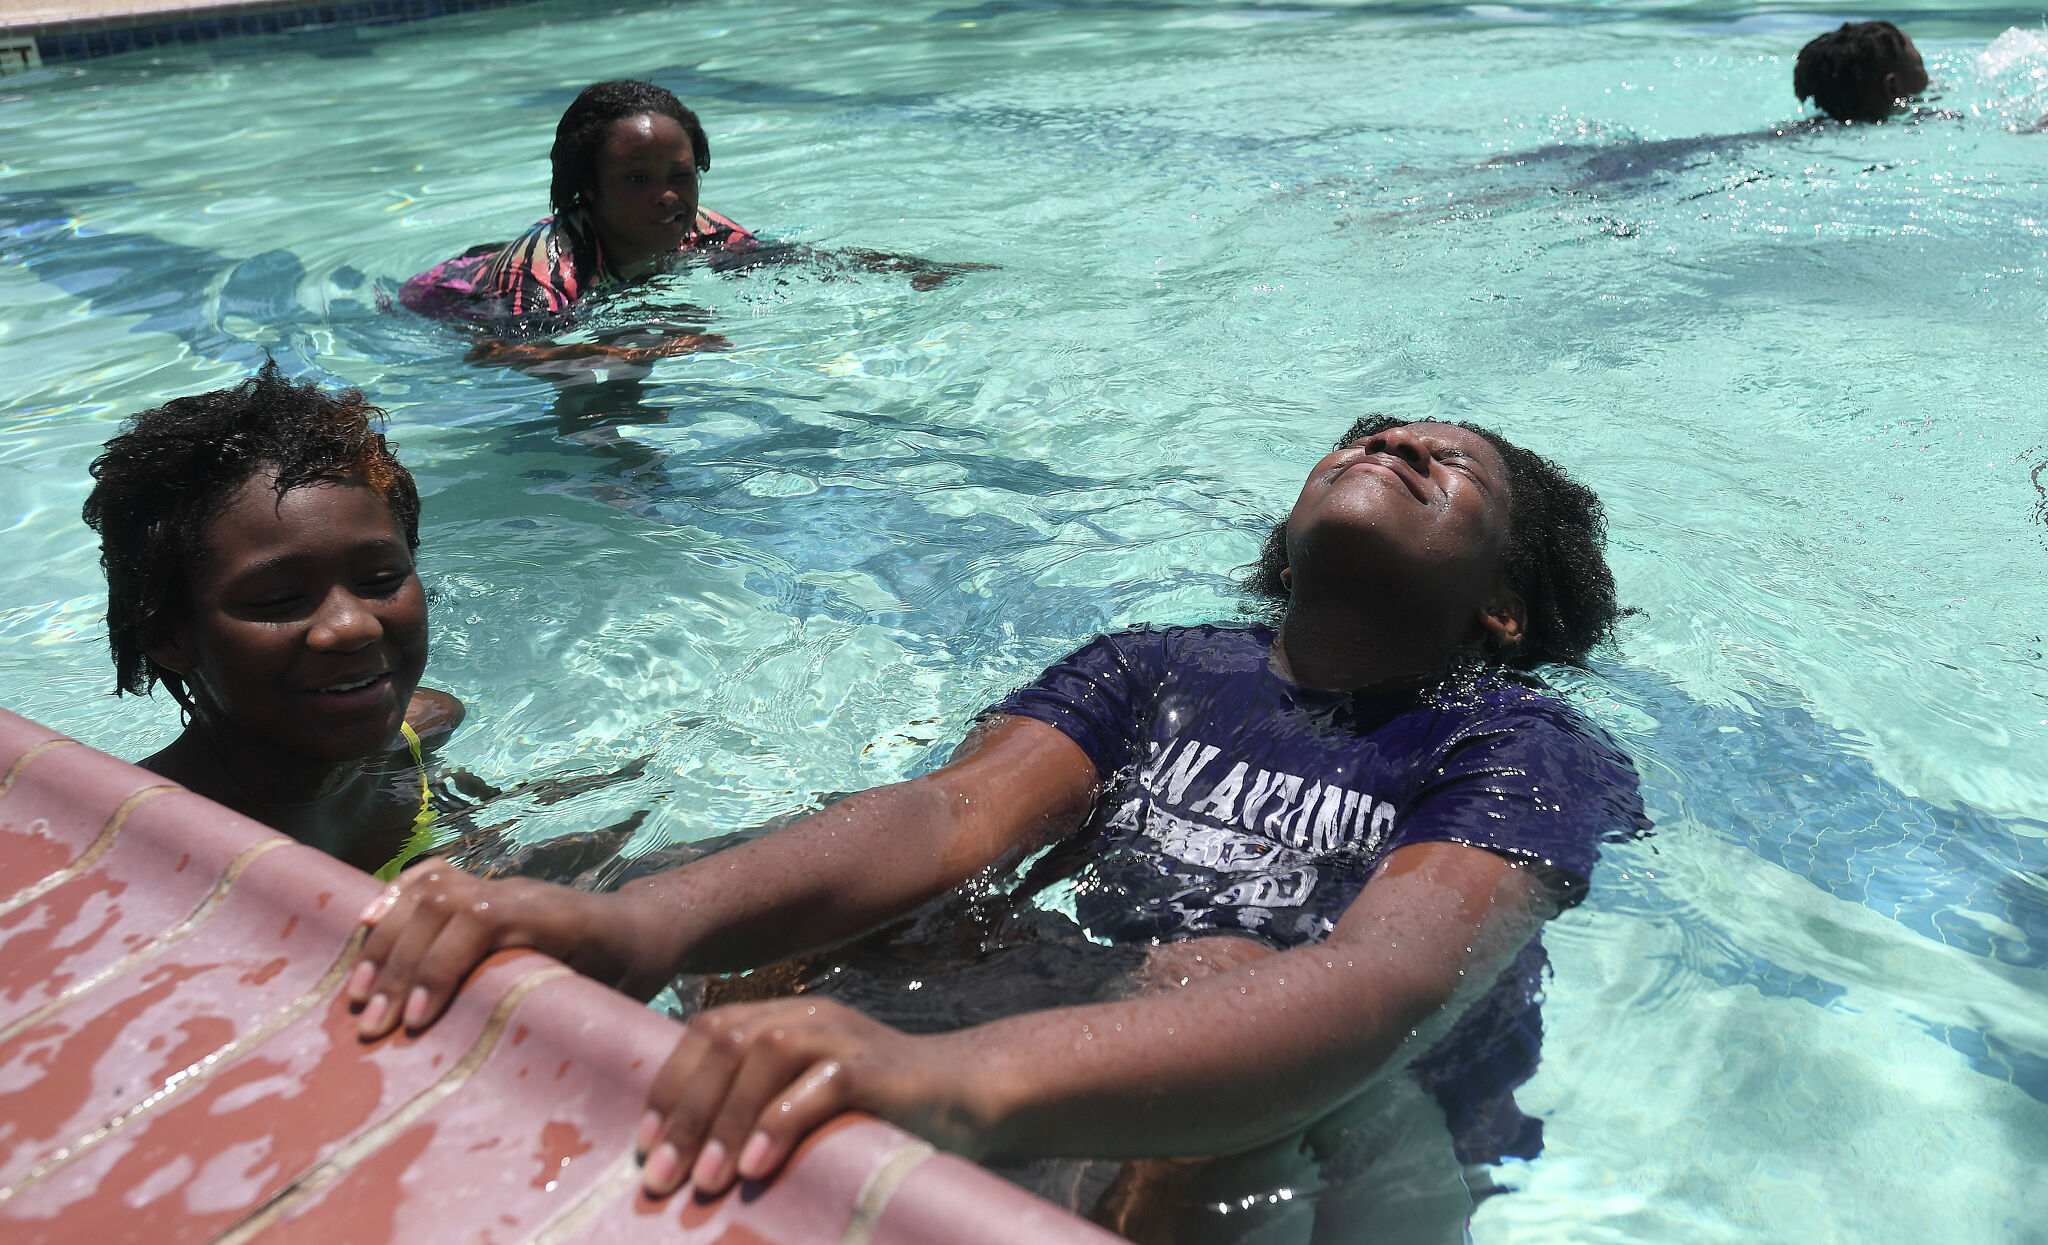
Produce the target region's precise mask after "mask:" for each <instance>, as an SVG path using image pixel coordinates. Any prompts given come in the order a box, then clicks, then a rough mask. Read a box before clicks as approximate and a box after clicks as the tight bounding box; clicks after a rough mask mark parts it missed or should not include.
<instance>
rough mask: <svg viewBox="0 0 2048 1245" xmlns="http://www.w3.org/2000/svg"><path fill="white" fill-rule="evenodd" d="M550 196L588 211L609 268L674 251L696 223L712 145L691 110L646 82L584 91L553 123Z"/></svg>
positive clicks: (563, 207)
mask: <svg viewBox="0 0 2048 1245" xmlns="http://www.w3.org/2000/svg"><path fill="white" fill-rule="evenodd" d="M548 158H549V161H550V162H551V163H552V164H553V166H554V177H553V180H552V181H551V182H550V183H549V184H548V198H549V199H550V200H551V201H552V203H553V205H554V209H555V212H556V214H557V215H560V216H568V215H570V214H572V213H576V212H583V213H587V214H588V216H589V218H590V221H591V223H592V224H593V225H594V226H595V227H596V229H597V233H598V237H599V240H600V241H601V242H602V243H603V244H604V247H605V252H606V254H607V255H610V256H611V257H612V260H613V263H614V264H615V265H626V266H630V265H632V264H634V263H638V262H641V261H644V260H645V259H646V258H648V257H650V256H656V255H667V254H669V253H671V252H673V251H674V250H675V249H676V247H677V246H678V245H679V244H680V243H681V242H682V241H683V239H684V238H685V237H686V236H687V235H688V234H689V233H690V231H691V229H692V228H693V227H694V225H695V224H696V221H697V206H698V203H697V199H698V195H697V177H698V175H699V174H700V173H704V172H706V171H708V170H709V169H710V168H711V145H710V141H709V140H708V139H706V138H705V137H704V126H703V124H702V123H701V122H699V121H698V120H697V114H696V113H694V112H691V111H690V110H689V109H688V108H686V107H684V106H683V103H682V101H681V100H679V99H677V98H676V97H675V96H674V95H673V94H671V93H670V92H668V91H665V90H663V89H662V88H661V87H658V86H655V85H654V84H653V83H651V82H636V81H632V80H622V81H617V82H599V83H596V84H594V85H591V86H587V87H585V88H583V91H582V93H581V94H579V95H577V97H576V100H575V102H574V103H572V104H570V105H569V108H568V111H566V112H564V113H563V114H562V120H561V122H560V123H559V124H557V125H556V126H555V145H554V148H553V150H551V151H550V152H549V153H548Z"/></svg>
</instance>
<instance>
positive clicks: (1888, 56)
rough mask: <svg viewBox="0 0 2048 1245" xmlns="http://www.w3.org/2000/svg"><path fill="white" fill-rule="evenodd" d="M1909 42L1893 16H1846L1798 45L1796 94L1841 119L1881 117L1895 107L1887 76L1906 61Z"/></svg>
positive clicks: (1864, 119)
mask: <svg viewBox="0 0 2048 1245" xmlns="http://www.w3.org/2000/svg"><path fill="white" fill-rule="evenodd" d="M1911 46H1912V45H1911V42H1910V41H1909V40H1908V39H1907V38H1906V33H1905V32H1904V31H1902V30H1900V29H1899V28H1898V27H1897V26H1894V25H1892V24H1891V23H1890V22H1845V23H1843V24H1842V26H1841V27H1840V28H1839V29H1836V30H1831V31H1829V32H1828V33H1826V34H1824V35H1822V36H1820V37H1819V38H1817V39H1815V40H1813V41H1812V42H1810V43H1808V44H1807V45H1806V46H1805V47H1803V48H1800V49H1799V60H1798V62H1797V63H1796V64H1795V65H1794V66H1793V68H1792V94H1793V95H1794V96H1796V97H1798V98H1799V99H1801V100H1806V99H1811V100H1812V101H1813V102H1814V103H1815V104H1816V105H1818V106H1819V107H1820V110H1821V111H1822V112H1825V113H1826V114H1828V115H1829V116H1830V117H1833V118H1834V119H1835V120H1837V121H1882V120H1884V119H1885V118H1886V117H1888V116H1890V115H1891V111H1892V99H1891V98H1890V96H1888V95H1887V94H1886V93H1885V90H1884V76H1885V75H1886V74H1888V73H1896V72H1897V71H1898V70H1899V69H1900V68H1901V67H1903V66H1904V65H1905V63H1906V50H1907V49H1908V48H1909V47H1911Z"/></svg>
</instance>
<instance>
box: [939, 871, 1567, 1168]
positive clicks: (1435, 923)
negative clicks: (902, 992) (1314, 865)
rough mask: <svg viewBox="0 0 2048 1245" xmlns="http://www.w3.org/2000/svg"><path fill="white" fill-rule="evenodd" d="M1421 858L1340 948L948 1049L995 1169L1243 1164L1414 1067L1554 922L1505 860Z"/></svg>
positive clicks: (985, 1031)
mask: <svg viewBox="0 0 2048 1245" xmlns="http://www.w3.org/2000/svg"><path fill="white" fill-rule="evenodd" d="M1435 846H1438V847H1441V846H1442V845H1435ZM1407 850H1408V851H1410V852H1414V851H1417V849H1407ZM1421 851H1422V853H1423V854H1421V855H1417V856H1411V857H1409V858H1408V859H1407V860H1405V861H1403V862H1402V866H1403V868H1402V869H1401V870H1400V872H1402V873H1405V874H1406V875H1407V876H1406V877H1404V878H1402V879H1401V884H1400V885H1399V886H1398V887H1389V888H1383V889H1381V890H1379V891H1377V892H1375V891H1374V890H1373V888H1368V893H1367V895H1366V896H1365V897H1364V898H1363V899H1362V900H1361V901H1360V903H1359V904H1358V905H1356V906H1354V909H1353V911H1352V912H1351V913H1348V914H1347V915H1346V917H1345V919H1344V921H1343V922H1341V923H1340V924H1339V926H1338V929H1337V931H1336V933H1335V934H1334V935H1333V936H1332V937H1331V939H1330V940H1329V941H1327V942H1324V943H1320V944H1316V945H1312V946H1306V947H1299V948H1296V949H1294V950H1291V951H1286V952H1281V953H1279V954H1276V955H1270V956H1265V957H1260V958H1255V959H1253V960H1251V961H1250V962H1248V963H1244V964H1241V965H1240V966H1239V967H1237V968H1236V969H1233V970H1229V971H1225V972H1221V973H1218V974H1216V975H1214V976H1209V977H1203V978H1200V979H1197V980H1193V981H1190V982H1189V983H1188V984H1187V985H1186V986H1185V987H1183V988H1181V989H1178V990H1169V991H1165V992H1161V993H1153V994H1148V995H1145V996H1141V997H1139V998H1134V999H1130V1000H1127V1001H1124V1002H1121V1003H1114V1004H1103V1005H1096V1006H1090V1007H1079V1008H1065V1009H1060V1010H1057V1011H1050V1012H1040V1013H1036V1014H1030V1015H1024V1016H1018V1017H1014V1018H1012V1019H1009V1020H1004V1021H1000V1022H997V1023H995V1024H991V1025H986V1026H982V1027H980V1028H978V1029H970V1030H965V1031H962V1032H961V1033H958V1034H955V1035H952V1036H950V1037H949V1038H946V1039H941V1040H942V1041H945V1042H950V1043H955V1044H957V1045H958V1047H959V1048H960V1049H959V1050H958V1051H957V1053H951V1052H949V1053H948V1055H947V1056H946V1058H948V1059H953V1058H956V1057H957V1059H958V1060H959V1061H961V1062H962V1063H963V1064H966V1065H968V1066H973V1067H975V1068H976V1070H977V1071H976V1077H977V1090H976V1092H977V1094H978V1095H979V1101H978V1104H977V1115H978V1116H979V1118H980V1120H981V1125H982V1128H981V1132H980V1139H979V1144H980V1145H982V1146H983V1147H985V1150H984V1152H985V1153H989V1154H1005V1155H1022V1154H1067V1155H1087V1156H1091V1157H1105V1158H1106V1157H1131V1156H1139V1155H1152V1156H1173V1155H1201V1154H1217V1153H1229V1152H1233V1151H1237V1150H1242V1149H1244V1148H1247V1147H1250V1146H1253V1145H1256V1144H1258V1143H1260V1142H1263V1141H1268V1140H1271V1139H1273V1138H1277V1137H1281V1136H1285V1135H1288V1134H1289V1133H1291V1132H1295V1131H1298V1130H1299V1129H1301V1128H1302V1127H1305V1126H1306V1125H1308V1124H1310V1123H1312V1122H1313V1121H1314V1120H1316V1119H1317V1118H1319V1117H1320V1116H1322V1115H1323V1114H1324V1113H1326V1112H1328V1111H1329V1110H1330V1109H1331V1108H1333V1107H1335V1106H1336V1105H1338V1104H1339V1103H1341V1102H1342V1101H1344V1100H1345V1099H1346V1098H1348V1097H1350V1096H1352V1095H1353V1094H1356V1093H1357V1092H1359V1091H1360V1090H1362V1089H1364V1088H1365V1087H1366V1086H1367V1085H1368V1084H1369V1083H1370V1082H1371V1081H1372V1080H1373V1079H1375V1078H1376V1077H1379V1076H1381V1075H1384V1074H1386V1073H1387V1072H1389V1071H1390V1070H1392V1069H1395V1068H1398V1067H1400V1066H1402V1065H1403V1064H1404V1063H1405V1061H1406V1057H1407V1056H1409V1055H1412V1054H1413V1053H1414V1051H1415V1050H1419V1049H1422V1048H1423V1047H1426V1046H1427V1045H1428V1043H1430V1042H1432V1041H1434V1040H1435V1039H1436V1038H1437V1037H1438V1036H1440V1035H1441V1034H1442V1033H1443V1032H1445V1031H1446V1030H1447V1029H1448V1028H1449V1026H1450V1025H1451V1023H1452V1022H1454V1021H1455V1020H1456V1019H1457V1017H1458V1016H1459V1014H1461V1013H1462V1012H1463V1011H1464V1010H1465V1008H1466V1007H1467V1006H1469V1005H1470V1003H1471V1002H1472V1000H1473V999H1474V998H1476V997H1477V996H1478V995H1479V994H1481V993H1483V992H1484V991H1485V990H1487V989H1488V988H1490V987H1491V986H1492V985H1493V983H1494V982H1495V981H1496V980H1497V979H1498V977H1499V975H1500V973H1501V971H1502V970H1503V969H1504V968H1505V967H1506V966H1507V965H1508V963H1509V962H1511V961H1512V959H1513V958H1514V956H1515V954H1516V952H1518V951H1519V950H1520V949H1521V947H1522V946H1523V945H1524V944H1525V943H1526V942H1527V941H1528V939H1529V938H1530V937H1531V936H1532V935H1533V934H1534V932H1535V930H1536V929H1537V928H1538V927H1539V926H1540V924H1541V923H1542V920H1543V918H1544V917H1545V916H1546V915H1548V913H1549V912H1550V911H1551V910H1552V909H1551V907H1550V904H1549V900H1548V897H1547V894H1545V893H1544V892H1542V890H1541V888H1540V887H1539V886H1536V885H1534V884H1532V883H1531V881H1530V880H1529V879H1528V878H1527V877H1526V875H1524V874H1522V873H1521V872H1520V871H1519V870H1514V869H1511V868H1507V867H1506V866H1505V864H1504V863H1503V862H1500V861H1499V859H1498V858H1490V859H1489V858H1488V857H1487V854H1485V853H1482V852H1479V851H1478V849H1471V848H1455V847H1453V848H1450V849H1449V851H1450V852H1451V853H1453V855H1450V856H1443V855H1432V854H1431V853H1430V849H1429V848H1424V849H1421ZM1474 866H1476V872H1474V871H1473V868H1474ZM1460 871H1463V872H1464V876H1462V877H1460V876H1457V875H1458V873H1459V872H1460ZM1055 1051H1056V1052H1059V1053H1058V1055H1057V1057H1049V1056H1048V1053H1049V1052H1055Z"/></svg>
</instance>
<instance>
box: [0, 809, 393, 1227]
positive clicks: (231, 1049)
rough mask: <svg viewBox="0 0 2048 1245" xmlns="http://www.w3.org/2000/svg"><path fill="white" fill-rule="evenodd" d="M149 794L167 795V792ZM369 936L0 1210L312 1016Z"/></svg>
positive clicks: (59, 1160) (48, 1167)
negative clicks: (260, 1020) (274, 1011)
mask: <svg viewBox="0 0 2048 1245" xmlns="http://www.w3.org/2000/svg"><path fill="white" fill-rule="evenodd" d="M154 789H155V790H166V789H167V788H154ZM368 932H369V931H367V930H365V929H363V928H362V927H361V926H357V927H356V931H355V932H354V933H353V934H350V935H349V938H348V941H347V942H345V943H343V944H342V945H341V954H340V955H338V956H336V957H335V958H334V963H333V964H331V965H329V966H328V969H327V971H326V972H325V973H323V974H321V976H320V980H319V981H316V982H314V983H313V985H312V987H311V988H310V989H308V990H307V991H306V992H305V993H304V994H301V995H300V996H299V997H298V998H296V999H293V1000H292V1002H291V1004H290V1006H288V1007H286V1008H285V1009H284V1010H283V1011H281V1012H278V1013H277V1014H276V1015H274V1016H272V1017H271V1018H270V1019H269V1020H266V1021H264V1022H263V1023H262V1024H260V1025H258V1026H257V1027H256V1028H254V1029H251V1030H250V1031H249V1032H247V1033H245V1034H243V1035H242V1036H241V1037H238V1038H236V1039H234V1040H233V1041H231V1042H229V1043H227V1044H226V1045H224V1046H221V1047H219V1048H218V1049H216V1050H214V1051H213V1052H211V1053H210V1054H208V1055H206V1056H204V1057H203V1058H201V1059H199V1060H197V1061H195V1062H193V1063H190V1064H187V1065H186V1066H185V1067H183V1068H181V1069H179V1070H178V1071H177V1072H174V1073H172V1074H171V1075H170V1076H169V1077H167V1078H165V1080H164V1082H163V1084H161V1085H159V1086H157V1087H156V1089H154V1090H152V1091H151V1092H150V1094H149V1095H148V1096H147V1097H145V1098H143V1099H142V1101H140V1102H138V1103H136V1104H135V1105H133V1106H131V1107H129V1108H128V1109H127V1110H125V1111H123V1112H121V1113H120V1114H118V1115H116V1116H115V1117H114V1118H113V1119H110V1120H108V1121H107V1122H106V1123H104V1124H102V1125H100V1126H99V1127H98V1128H96V1129H94V1130H93V1131H91V1132H89V1133H87V1134H86V1135H85V1136H83V1137H80V1138H79V1139H78V1140H76V1141H74V1142H72V1143H71V1144H70V1145H67V1146H62V1147H60V1148H58V1149H56V1150H53V1151H51V1152H50V1153H49V1154H48V1155H45V1156H44V1157H43V1159H42V1160H41V1161H40V1162H38V1163H37V1164H36V1165H35V1166H34V1167H31V1168H30V1169H29V1170H28V1174H26V1175H24V1176H23V1177H22V1178H21V1179H19V1180H17V1181H15V1182H14V1183H13V1184H11V1185H8V1186H6V1187H5V1188H0V1205H5V1204H6V1203H7V1202H8V1201H9V1200H10V1199H12V1198H14V1197H15V1196H16V1195H18V1194H20V1193H21V1192H22V1191H23V1190H25V1189H28V1188H31V1187H33V1186H34V1185H35V1184H37V1183H38V1182H39V1181H41V1180H42V1179H43V1178H44V1177H46V1176H48V1175H49V1174H50V1173H52V1172H54V1171H56V1170H58V1169H59V1168H61V1167H64V1166H65V1165H66V1164H68V1163H70V1162H71V1161H72V1160H74V1159H76V1158H78V1157H79V1156H80V1155H82V1154H85V1153H88V1152H89V1151H91V1150H92V1149H93V1147H95V1146H97V1145H99V1144H100V1143H101V1142H102V1141H105V1140H106V1139H107V1138H109V1137H111V1136H113V1135H114V1134H115V1133H118V1132H120V1131H121V1130H122V1129H124V1128H126V1127H128V1125H130V1124H132V1123H134V1122H135V1121H136V1120H137V1119H138V1118H139V1117H141V1116H143V1115H146V1114H148V1113H149V1112H151V1111H154V1110H156V1109H157V1108H158V1107H161V1106H162V1105H164V1104H165V1103H166V1102H170V1101H173V1100H175V1099H176V1098H178V1097H179V1096H181V1095H182V1094H184V1093H185V1091H187V1090H189V1089H191V1088H192V1087H193V1086H194V1085H197V1084H200V1083H201V1082H203V1081H205V1080H206V1078H207V1077H209V1076H211V1075H213V1074H214V1073H215V1072H218V1071H220V1070H221V1069H222V1068H224V1067H227V1066H228V1065H229V1064H231V1063H233V1062H234V1061H235V1060H237V1059H239V1058H241V1057H242V1056H243V1055H246V1054H248V1053H249V1051H250V1050H252V1049H253V1048H255V1047H256V1046H258V1045H260V1044H262V1043H263V1042H264V1041H266V1040H268V1039H269V1038H270V1036H271V1035H272V1034H274V1033H276V1032H277V1031H278V1030H279V1029H282V1028H284V1027H285V1026H286V1025H288V1024H291V1023H292V1022H293V1021H295V1020H297V1019H299V1017H301V1016H304V1015H305V1014H306V1013H307V1012H309V1011H312V1010H313V1009H314V1008H315V1007H317V1006H318V1005H319V1004H320V1001H321V1000H322V999H324V998H326V997H327V995H328V994H329V993H331V992H332V991H333V990H334V988H335V986H336V985H338V984H340V982H341V976H342V974H343V973H344V972H346V971H347V970H348V966H349V965H350V964H351V963H353V962H354V961H355V958H356V952H357V951H358V950H360V949H361V947H362V945H363V939H364V937H365V936H366V935H367V934H368Z"/></svg>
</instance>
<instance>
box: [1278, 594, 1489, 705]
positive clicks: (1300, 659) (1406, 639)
mask: <svg viewBox="0 0 2048 1245" xmlns="http://www.w3.org/2000/svg"><path fill="white" fill-rule="evenodd" d="M1393 613H1394V614H1395V616H1394V617H1388V616H1387V614H1388V611H1385V610H1369V609H1363V608H1360V607H1358V606H1355V605H1353V606H1350V607H1348V608H1339V607H1334V606H1331V605H1327V604H1318V603H1316V602H1313V601H1304V600H1302V599H1301V597H1300V595H1299V594H1297V595H1296V597H1295V599H1294V600H1293V601H1290V602H1289V603H1288V606H1287V613H1286V616H1285V617H1283V618H1282V619H1281V621H1280V634H1279V636H1278V637H1277V638H1276V639H1275V640H1274V642H1273V656H1274V662H1275V666H1276V671H1277V673H1278V674H1279V675H1280V676H1281V677H1282V678H1284V679H1286V680H1287V681H1288V682H1290V683H1294V684H1296V685H1298V686H1301V687H1312V688H1318V689H1321V690H1324V691H1342V692H1357V691H1372V690H1384V691H1393V690H1396V689H1399V688H1402V687H1406V686H1412V685H1414V684H1417V683H1421V682H1424V681H1427V680H1430V679H1434V678H1437V677H1440V676H1441V675H1443V674H1444V673H1445V672H1446V671H1448V670H1449V669H1450V667H1451V662H1452V659H1453V658H1454V657H1456V656H1457V654H1458V651H1459V648H1460V645H1458V644H1457V643H1455V642H1454V641H1451V640H1449V639H1447V638H1446V637H1447V636H1450V635H1452V634H1453V632H1452V630H1451V629H1450V628H1449V627H1446V626H1444V625H1441V624H1436V625H1430V623H1429V620H1426V619H1420V618H1416V617H1414V616H1413V614H1412V613H1410V612H1409V611H1406V610H1398V611H1393Z"/></svg>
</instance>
